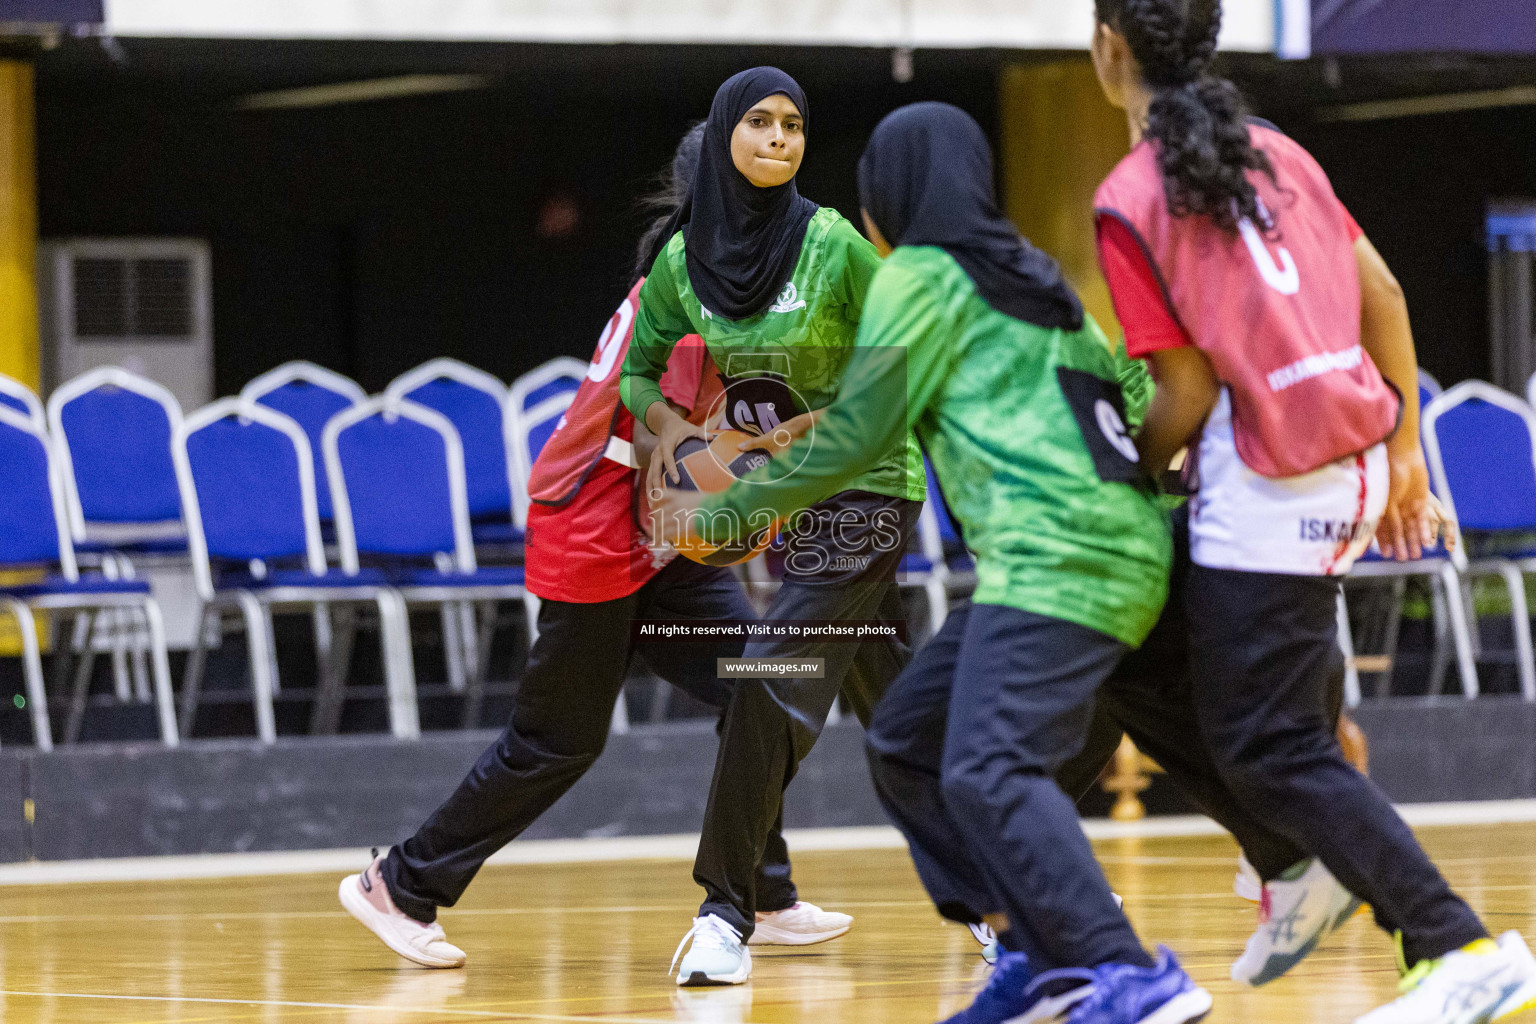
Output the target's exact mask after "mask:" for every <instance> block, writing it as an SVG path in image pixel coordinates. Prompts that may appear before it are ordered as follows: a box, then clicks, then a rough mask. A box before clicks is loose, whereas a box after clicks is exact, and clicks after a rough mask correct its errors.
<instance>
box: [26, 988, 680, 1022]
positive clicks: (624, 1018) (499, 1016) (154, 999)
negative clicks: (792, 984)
mask: <svg viewBox="0 0 1536 1024" xmlns="http://www.w3.org/2000/svg"><path fill="white" fill-rule="evenodd" d="M0 996H4V997H6V998H10V997H13V996H15V997H21V998H31V999H99V1000H106V1001H121V1002H134V1003H208V1004H214V1005H220V1006H266V1007H283V1008H287V1007H292V1008H293V1009H298V1010H362V1011H364V1012H367V1011H377V1012H379V1013H422V1014H427V1013H435V1014H441V1015H444V1016H449V1017H474V1018H478V1019H496V1020H508V1021H516V1020H533V1021H555V1022H570V1024H677V1022H676V1019H675V1018H669V1019H666V1020H663V1019H661V1018H659V1017H635V1016H631V1015H629V1014H624V1013H620V1014H617V1015H612V1014H603V1015H593V1014H583V1015H582V1016H579V1017H573V1016H569V1015H566V1014H556V1013H532V1012H528V1011H522V1010H459V1009H454V1008H452V1007H446V1006H398V1005H394V1004H390V1003H315V1002H301V1001H298V1000H284V999H213V998H209V997H206V996H124V995H111V994H106V993H97V992H22V991H17V990H14V989H0Z"/></svg>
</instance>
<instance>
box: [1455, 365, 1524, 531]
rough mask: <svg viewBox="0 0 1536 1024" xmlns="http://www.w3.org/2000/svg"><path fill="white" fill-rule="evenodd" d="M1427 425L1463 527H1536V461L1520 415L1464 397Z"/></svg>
mask: <svg viewBox="0 0 1536 1024" xmlns="http://www.w3.org/2000/svg"><path fill="white" fill-rule="evenodd" d="M1453 392H1454V389H1453ZM1453 392H1447V394H1448V395H1450V394H1452V393H1453ZM1430 429H1432V430H1433V431H1434V433H1435V439H1436V441H1437V442H1438V444H1439V449H1440V461H1441V463H1442V464H1443V465H1444V467H1445V477H1446V482H1447V483H1448V485H1449V486H1450V491H1451V499H1452V501H1453V502H1454V503H1455V507H1456V517H1457V519H1458V520H1460V522H1461V525H1462V526H1463V527H1464V528H1466V529H1471V530H1516V529H1533V528H1536V463H1533V462H1532V443H1531V430H1530V426H1529V425H1528V423H1527V421H1526V419H1525V417H1524V416H1522V415H1521V414H1520V413H1518V412H1516V411H1514V410H1512V409H1507V408H1504V407H1503V406H1500V405H1496V404H1494V403H1493V402H1488V401H1484V400H1483V399H1481V398H1467V399H1464V400H1462V401H1461V402H1459V403H1457V404H1455V405H1452V406H1450V407H1449V408H1446V409H1444V410H1443V411H1441V412H1439V414H1438V415H1437V416H1436V418H1435V420H1434V422H1433V423H1432V424H1430Z"/></svg>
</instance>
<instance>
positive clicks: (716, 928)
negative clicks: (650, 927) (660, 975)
mask: <svg viewBox="0 0 1536 1024" xmlns="http://www.w3.org/2000/svg"><path fill="white" fill-rule="evenodd" d="M689 939H692V940H693V946H694V948H695V949H727V948H729V947H730V946H732V945H735V944H737V943H739V942H741V932H739V931H737V930H736V929H735V928H732V927H731V926H730V925H728V924H726V923H725V922H724V921H722V920H721V919H720V918H718V917H716V916H715V915H714V914H706V915H705V916H704V917H696V918H694V919H693V927H692V928H689V929H688V934H687V935H684V936H683V941H682V942H679V943H678V944H677V951H676V952H675V953H673V954H672V966H671V967H668V968H667V973H668V974H671V973H672V970H673V968H675V967H676V966H677V962H678V961H679V960H681V959H682V958H683V950H684V949H686V948H687V946H688V940H689Z"/></svg>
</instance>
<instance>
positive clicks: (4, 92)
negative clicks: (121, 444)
mask: <svg viewBox="0 0 1536 1024" xmlns="http://www.w3.org/2000/svg"><path fill="white" fill-rule="evenodd" d="M36 256H37V167H36V160H35V150H34V136H33V100H32V65H31V64H28V63H25V62H23V61H13V60H4V61H0V373H3V374H6V375H7V376H10V377H14V378H16V379H17V380H19V381H21V382H22V383H23V384H25V385H27V386H28V387H30V388H32V389H34V390H36V389H37V388H38V387H39V385H40V384H41V380H40V379H39V378H40V370H41V365H42V364H41V359H40V357H39V352H38V340H37V281H36V262H35V261H36ZM20 650H21V638H20V637H19V636H18V635H17V633H16V620H15V619H12V618H11V617H10V616H9V615H7V616H4V617H0V655H15V654H18V653H20Z"/></svg>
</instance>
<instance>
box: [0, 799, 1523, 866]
mask: <svg viewBox="0 0 1536 1024" xmlns="http://www.w3.org/2000/svg"><path fill="white" fill-rule="evenodd" d="M1398 811H1399V812H1400V813H1401V814H1402V816H1403V818H1404V819H1405V820H1406V821H1407V822H1408V823H1409V824H1410V825H1414V826H1420V827H1424V826H1441V825H1493V824H1512V823H1519V822H1536V799H1533V800H1485V801H1474V802H1468V803H1443V804H1404V805H1399V807H1398ZM1083 830H1084V831H1085V832H1086V833H1087V834H1088V838H1089V839H1092V840H1096V841H1097V840H1107V839H1156V838H1182V837H1194V836H1207V835H1220V834H1221V832H1222V829H1221V826H1219V825H1217V824H1216V823H1215V822H1214V821H1211V820H1210V819H1209V818H1206V817H1203V816H1201V815H1170V816H1167V817H1154V818H1143V819H1142V820H1141V821H1106V820H1102V819H1091V820H1088V821H1085V822H1084V823H1083ZM785 839H786V840H787V841H788V843H789V848H790V852H791V853H792V854H794V853H808V852H819V851H844V850H878V849H900V848H902V847H903V846H904V845H905V843H904V841H903V839H902V837H901V833H899V832H897V831H896V830H895V829H894V828H890V827H888V826H868V827H864V826H860V827H855V828H829V829H789V830H787V831H786V832H785ZM698 842H699V837H698V836H697V835H670V836H626V837H619V838H600V839H543V840H529V841H519V842H514V843H512V844H510V845H509V846H507V847H506V848H505V849H503V850H501V851H500V852H499V853H497V854H496V855H495V856H493V857H492V858H491V859H490V860H489V861H488V862H487V863H488V864H490V865H492V866H496V865H503V864H570V863H587V862H595V861H621V860H692V859H693V856H694V854H695V852H696V851H697V849H698ZM1110 856H1113V854H1110ZM370 859H371V858H370V855H369V851H367V850H364V849H356V850H304V851H292V852H272V853H228V854H226V853H216V854H191V855H177V856H164V857H128V858H120V859H103V860H76V861H42V862H37V861H34V862H31V863H26V864H6V865H0V886H6V885H50V884H62V883H74V882H144V881H158V880H163V881H170V880H179V879H192V878H237V877H254V876H260V875H289V874H315V873H320V872H329V871H342V872H348V871H357V870H359V869H360V868H361V867H362V866H363V865H364V864H367V863H368V862H369V860H370Z"/></svg>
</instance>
